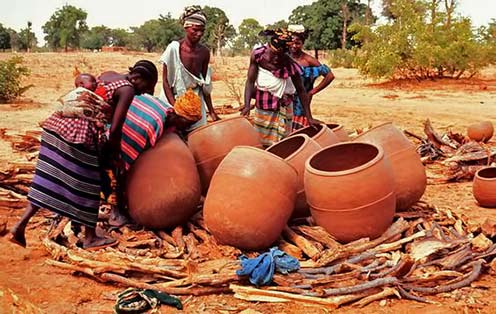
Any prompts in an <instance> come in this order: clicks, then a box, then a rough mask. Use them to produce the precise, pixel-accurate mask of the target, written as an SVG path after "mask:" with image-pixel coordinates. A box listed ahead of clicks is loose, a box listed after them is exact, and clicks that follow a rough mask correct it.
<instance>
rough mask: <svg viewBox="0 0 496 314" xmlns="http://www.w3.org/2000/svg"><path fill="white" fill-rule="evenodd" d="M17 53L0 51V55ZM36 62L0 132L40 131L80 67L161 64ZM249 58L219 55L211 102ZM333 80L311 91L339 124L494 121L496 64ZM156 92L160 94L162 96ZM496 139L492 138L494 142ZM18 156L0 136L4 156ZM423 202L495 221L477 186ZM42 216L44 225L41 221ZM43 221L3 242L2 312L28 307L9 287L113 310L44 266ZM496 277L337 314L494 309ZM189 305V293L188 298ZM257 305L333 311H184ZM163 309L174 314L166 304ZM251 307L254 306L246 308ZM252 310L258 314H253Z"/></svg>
mask: <svg viewBox="0 0 496 314" xmlns="http://www.w3.org/2000/svg"><path fill="white" fill-rule="evenodd" d="M10 56H11V54H0V60H3V59H6V58H8V57H10ZM23 57H24V59H25V63H26V64H27V65H28V66H29V67H30V68H31V76H30V77H29V78H28V79H27V80H26V84H34V87H33V88H32V89H30V90H29V91H28V92H27V93H26V95H25V99H23V100H21V101H19V102H18V103H16V104H0V116H1V118H0V128H5V129H6V130H7V132H8V133H18V132H24V131H27V130H33V129H38V122H39V121H41V120H42V119H44V118H45V117H47V116H48V115H49V114H50V113H51V112H52V110H53V109H54V108H55V106H56V99H57V98H58V97H59V96H61V95H62V94H64V93H65V92H67V91H69V90H70V89H71V87H72V82H73V71H74V67H75V66H77V67H78V68H79V69H80V70H82V71H85V72H90V73H94V74H98V73H100V72H102V71H104V70H110V69H111V70H116V71H122V72H124V71H125V70H126V69H127V67H128V66H129V65H132V64H133V63H134V62H135V61H137V60H139V59H150V60H155V61H156V60H158V57H159V55H158V54H135V53H125V54H120V53H67V54H55V53H43V54H26V55H23ZM247 63H248V58H247V57H246V58H243V57H239V58H217V59H216V60H214V62H213V64H212V66H213V67H214V69H215V82H214V94H213V99H214V103H215V105H216V106H223V105H232V106H233V107H237V106H238V104H237V102H236V96H235V94H236V93H235V92H233V90H238V91H242V84H243V82H244V76H245V73H246V69H247ZM334 72H335V75H336V80H335V82H333V84H332V85H331V87H330V88H328V89H326V90H324V91H323V92H321V93H320V94H318V95H317V96H315V97H314V100H313V104H312V106H313V108H314V113H315V116H316V117H317V118H319V119H321V120H323V121H326V122H329V123H330V122H333V123H340V124H343V125H345V127H346V128H347V129H348V130H350V131H351V130H354V129H356V128H367V127H369V126H373V125H377V124H379V123H382V122H387V121H393V122H394V124H395V125H396V126H398V127H400V128H402V129H407V130H409V131H412V132H414V133H416V134H420V135H422V134H423V132H422V129H423V125H422V122H423V121H424V120H425V119H427V118H429V119H431V121H432V123H433V125H434V127H435V128H436V130H438V131H439V132H445V131H447V130H449V129H451V130H453V131H455V132H460V133H465V130H466V127H467V126H468V125H469V124H471V123H473V122H475V121H479V120H481V119H489V120H492V121H493V123H494V122H496V68H495V67H492V68H487V69H485V70H484V71H483V72H482V73H481V75H480V76H479V77H478V78H475V79H473V80H470V81H456V80H438V81H429V82H422V83H417V82H402V83H397V82H396V83H389V82H372V81H369V80H365V79H363V78H362V77H361V76H360V75H359V74H358V72H357V70H354V69H340V68H338V69H334ZM158 92H159V88H157V90H156V94H158ZM493 143H494V140H493ZM18 158H22V156H21V155H17V154H16V153H15V152H13V151H12V150H11V148H10V144H9V143H7V142H4V141H1V140H0V162H7V161H9V160H12V159H18ZM423 200H425V201H427V202H428V203H430V204H433V205H436V206H438V207H441V208H449V209H451V210H453V211H455V212H457V213H464V214H465V215H467V216H468V217H470V218H472V219H475V220H477V221H482V220H483V219H485V218H486V217H492V218H495V219H496V211H495V210H491V209H485V208H480V207H478V206H477V204H476V203H475V201H474V199H473V197H472V194H471V183H470V182H463V183H452V184H443V185H429V186H428V188H427V191H426V193H425V195H424V197H423ZM20 214H21V212H20V211H18V210H11V209H7V208H0V221H2V220H8V225H9V227H10V226H12V225H13V223H14V222H15V221H16V219H17V218H18V217H19V216H20ZM37 222H39V223H40V224H39V223H37ZM42 222H43V217H37V218H36V219H34V222H33V223H32V226H35V228H31V229H30V230H29V231H28V234H27V240H28V248H27V249H23V248H20V247H18V246H14V245H12V244H11V243H10V242H7V241H6V240H5V239H0V265H1V267H0V314H1V313H25V312H26V311H25V310H22V309H21V308H20V307H19V306H17V307H16V306H14V305H13V303H16V302H13V301H12V302H10V301H11V300H12V299H11V298H7V291H9V290H7V289H10V290H11V291H12V292H13V293H14V294H15V295H17V296H18V297H19V300H18V301H17V303H19V302H30V303H32V304H34V305H35V306H37V307H39V308H40V309H42V310H43V311H44V312H46V313H112V305H113V301H111V300H109V296H110V295H111V294H112V293H113V292H115V291H118V290H121V289H122V287H115V286H110V285H106V284H102V283H97V282H94V281H92V280H90V279H88V278H85V277H77V276H73V275H71V274H69V273H68V272H67V271H64V270H60V269H57V268H54V267H51V266H48V265H45V264H44V261H45V260H46V258H48V257H49V256H48V254H47V253H46V251H45V250H44V249H43V247H42V245H41V241H40V238H41V237H42V236H43V235H44V232H45V230H46V228H47V226H46V225H44V224H42ZM495 293H496V276H495V275H491V274H488V275H484V276H483V277H482V279H481V280H479V281H478V282H477V285H476V286H475V287H472V288H464V289H461V290H459V291H455V292H453V293H449V294H445V295H440V296H436V297H433V298H431V299H433V300H435V301H436V302H437V303H436V304H427V305H426V304H419V303H415V302H411V301H402V300H396V299H395V300H388V301H387V302H386V303H380V304H379V303H374V304H371V305H369V306H367V307H365V308H363V309H356V308H353V307H349V306H348V307H343V308H341V309H338V310H336V313H395V314H401V313H426V312H429V313H431V314H436V313H496V301H495V300H494V298H493V296H494V294H495ZM183 301H184V299H183ZM246 309H251V310H254V311H258V312H261V313H269V312H272V313H300V312H301V313H327V312H329V311H328V310H327V309H325V308H322V307H319V306H306V305H304V304H301V303H300V304H291V305H290V306H288V305H287V304H261V303H247V302H244V301H239V300H237V299H234V298H233V297H231V296H229V295H222V296H207V297H195V298H188V299H187V300H186V301H185V310H184V312H187V313H238V312H241V311H243V310H246ZM161 311H162V312H163V313H175V312H176V310H172V309H170V308H167V307H162V309H161ZM245 313H248V312H245ZM252 313H256V312H252Z"/></svg>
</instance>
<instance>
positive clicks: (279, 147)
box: [267, 135, 307, 159]
mask: <svg viewBox="0 0 496 314" xmlns="http://www.w3.org/2000/svg"><path fill="white" fill-rule="evenodd" d="M306 141H307V139H306V137H305V136H304V135H297V136H291V137H288V138H286V139H284V140H282V141H280V142H279V143H276V144H274V145H272V146H270V147H269V148H267V152H269V153H272V154H274V155H276V156H279V157H281V158H282V159H286V158H288V157H289V156H291V155H292V154H294V153H295V152H297V151H298V150H299V149H300V148H301V147H302V146H303V145H304V144H305V142H306Z"/></svg>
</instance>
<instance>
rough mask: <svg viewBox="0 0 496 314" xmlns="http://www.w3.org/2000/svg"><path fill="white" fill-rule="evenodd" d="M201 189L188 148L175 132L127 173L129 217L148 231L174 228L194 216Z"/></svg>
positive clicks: (146, 153)
mask: <svg viewBox="0 0 496 314" xmlns="http://www.w3.org/2000/svg"><path fill="white" fill-rule="evenodd" d="M200 190H201V189H200V178H199V176H198V171H197V170H196V165H195V160H194V158H193V155H192V154H191V151H190V150H189V149H188V146H186V144H185V143H184V142H183V141H182V140H181V139H180V138H179V136H177V135H176V134H175V133H168V134H164V135H163V136H162V138H161V139H160V140H159V141H158V143H157V144H156V145H155V147H153V148H150V149H148V150H147V151H145V152H144V153H143V154H141V155H140V156H139V158H138V159H137V160H136V161H135V163H134V164H133V166H132V167H131V169H130V171H129V174H128V176H127V186H126V192H127V198H128V205H129V215H130V216H131V218H132V219H133V220H134V221H135V222H137V223H138V224H140V225H142V226H145V227H147V228H152V229H163V228H173V227H176V226H178V225H181V224H183V223H185V222H187V221H188V220H189V219H190V218H191V216H193V214H195V213H196V211H197V208H198V204H199V203H200V197H201V193H200Z"/></svg>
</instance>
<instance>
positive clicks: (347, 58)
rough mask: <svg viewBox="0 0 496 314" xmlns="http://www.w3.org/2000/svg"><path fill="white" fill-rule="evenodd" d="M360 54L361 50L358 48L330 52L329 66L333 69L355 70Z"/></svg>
mask: <svg viewBox="0 0 496 314" xmlns="http://www.w3.org/2000/svg"><path fill="white" fill-rule="evenodd" d="M358 52H359V50H358V48H356V47H353V48H352V49H336V50H331V51H329V57H328V60H329V61H328V64H329V65H330V66H331V68H347V69H349V68H353V67H354V65H355V59H356V57H357V54H358Z"/></svg>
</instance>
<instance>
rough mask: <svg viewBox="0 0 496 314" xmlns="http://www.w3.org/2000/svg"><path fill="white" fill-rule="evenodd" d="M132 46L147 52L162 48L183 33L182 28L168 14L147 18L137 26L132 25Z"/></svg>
mask: <svg viewBox="0 0 496 314" xmlns="http://www.w3.org/2000/svg"><path fill="white" fill-rule="evenodd" d="M131 29H132V31H133V35H132V44H131V46H133V47H134V48H138V49H141V48H144V49H145V50H146V51H148V52H152V51H160V50H164V49H165V47H167V45H168V44H169V43H170V42H171V41H173V40H176V39H179V38H181V37H182V36H183V35H184V30H183V28H182V27H181V25H180V24H179V22H178V21H177V20H176V19H173V18H172V17H171V15H170V13H169V14H167V15H165V16H164V15H160V18H158V19H154V20H148V21H146V22H145V23H144V24H143V25H141V26H139V27H132V28H131Z"/></svg>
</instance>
